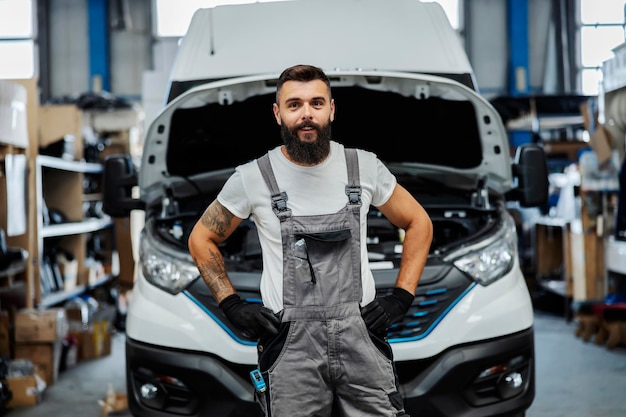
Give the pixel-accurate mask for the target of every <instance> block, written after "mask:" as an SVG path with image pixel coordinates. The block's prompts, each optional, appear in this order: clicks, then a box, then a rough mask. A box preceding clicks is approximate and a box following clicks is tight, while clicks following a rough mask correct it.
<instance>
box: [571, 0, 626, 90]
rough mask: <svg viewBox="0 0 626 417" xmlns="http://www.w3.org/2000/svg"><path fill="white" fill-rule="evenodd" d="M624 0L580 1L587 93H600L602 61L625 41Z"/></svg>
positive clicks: (582, 75) (582, 77)
mask: <svg viewBox="0 0 626 417" xmlns="http://www.w3.org/2000/svg"><path fill="white" fill-rule="evenodd" d="M625 14H626V2H624V0H602V1H597V0H580V64H581V67H580V70H579V72H580V77H579V78H580V83H581V85H582V93H583V94H584V95H592V96H593V95H597V94H598V88H599V85H600V82H601V81H602V63H603V62H604V61H606V60H607V59H609V58H611V57H612V56H613V52H612V49H613V48H615V47H616V46H618V45H620V44H622V43H624V39H625V32H624V31H625Z"/></svg>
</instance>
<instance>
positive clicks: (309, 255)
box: [256, 149, 407, 417]
mask: <svg viewBox="0 0 626 417" xmlns="http://www.w3.org/2000/svg"><path fill="white" fill-rule="evenodd" d="M345 154H346V163H347V167H348V186H347V187H346V194H347V196H348V203H347V205H346V206H345V207H344V208H342V209H341V210H340V211H339V212H337V213H333V214H327V215H312V216H293V215H292V213H291V210H290V209H289V208H288V204H287V195H286V193H284V192H280V190H279V189H278V186H277V183H276V178H275V177H274V173H273V170H272V167H271V164H270V161H269V157H268V156H267V155H265V156H263V157H261V158H260V159H259V160H258V165H259V168H260V170H261V173H262V175H263V178H264V180H265V182H266V183H267V185H268V187H269V189H270V192H271V195H272V208H273V210H274V213H275V214H276V215H277V216H278V218H279V220H280V225H281V236H282V247H283V271H284V273H283V306H284V309H283V311H282V312H281V313H280V316H281V322H282V324H281V329H280V331H279V333H278V335H276V336H269V335H263V336H261V338H260V340H259V344H258V355H259V369H260V371H261V373H262V375H263V377H264V379H265V383H266V385H267V389H266V391H265V392H264V393H257V394H256V396H257V401H258V402H259V404H260V405H261V408H262V409H263V411H264V413H265V415H266V416H267V417H271V416H274V417H298V416H302V417H328V416H331V414H333V413H337V412H338V413H339V415H342V416H345V417H357V416H358V417H364V416H389V417H392V416H407V414H406V413H405V412H404V407H403V402H402V397H401V395H400V393H399V392H398V388H397V384H398V381H397V379H396V376H395V369H394V364H393V361H392V351H391V347H390V346H389V344H388V343H387V341H386V340H384V339H381V338H380V337H378V336H376V335H374V334H372V333H370V332H369V331H368V330H367V328H366V326H365V322H364V321H363V319H362V317H361V313H360V307H359V302H360V300H361V248H360V246H361V240H360V208H361V198H360V195H361V187H360V184H359V168H358V160H357V154H356V150H354V149H346V152H345Z"/></svg>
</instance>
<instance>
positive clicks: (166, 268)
mask: <svg viewBox="0 0 626 417" xmlns="http://www.w3.org/2000/svg"><path fill="white" fill-rule="evenodd" d="M176 255H177V253H176V252H175V251H174V250H172V249H170V248H168V247H167V246H165V245H163V244H161V243H159V242H158V241H157V240H156V239H155V237H154V236H149V235H147V234H145V232H143V233H142V236H141V240H140V246H139V259H140V262H141V270H142V272H143V275H144V277H145V278H146V280H148V282H149V283H151V284H152V285H155V286H157V287H159V288H160V289H162V290H163V291H167V292H168V293H170V294H174V295H175V294H178V293H179V292H181V291H182V290H184V289H185V288H186V287H187V286H188V285H189V284H190V283H191V282H193V281H194V280H195V279H196V278H198V276H199V272H198V268H197V267H196V266H195V265H194V264H193V263H192V262H191V261H190V260H187V259H185V258H183V257H181V256H180V255H179V256H176Z"/></svg>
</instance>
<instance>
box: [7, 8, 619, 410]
mask: <svg viewBox="0 0 626 417" xmlns="http://www.w3.org/2000/svg"><path fill="white" fill-rule="evenodd" d="M292 1H307V0H292ZM415 1H418V0H415ZM4 3H5V4H3V3H2V1H0V56H2V55H4V56H5V58H3V59H0V307H1V309H0V356H2V357H4V358H5V361H4V362H2V365H5V366H6V368H7V369H6V370H4V372H5V377H2V376H0V380H2V384H1V385H0V386H2V387H3V388H2V390H0V414H2V415H5V414H6V415H7V416H10V417H38V416H44V415H46V416H48V415H55V416H56V415H65V416H69V417H73V416H77V417H78V416H81V417H84V416H91V415H93V416H97V415H101V416H105V415H109V414H110V415H119V416H131V415H132V414H131V413H130V411H129V410H128V405H127V401H126V398H125V397H126V395H127V387H126V383H127V382H126V375H125V370H126V369H125V352H124V343H125V337H126V334H125V331H126V327H125V313H126V310H127V308H128V305H129V303H132V294H133V285H134V283H135V281H136V279H137V273H138V271H137V268H138V264H137V255H136V254H137V245H138V236H139V231H140V228H141V222H142V216H141V215H139V214H137V215H136V214H135V213H133V216H131V217H128V218H111V217H109V216H108V215H107V214H106V213H104V212H103V206H102V197H101V192H102V191H101V186H102V168H103V163H104V160H105V159H106V157H107V156H110V155H113V154H128V155H130V157H131V159H132V160H133V161H135V162H138V161H140V160H141V156H142V147H143V143H144V138H145V135H146V133H147V131H148V130H149V128H150V125H151V123H152V121H153V120H154V119H155V118H156V117H157V115H158V113H159V111H160V109H161V108H162V107H163V106H164V104H165V103H166V101H167V97H166V96H165V94H166V91H167V86H168V82H169V81H170V70H171V67H172V64H173V62H174V60H175V57H176V52H177V49H178V45H179V43H180V40H181V38H182V37H183V35H184V33H185V31H186V27H187V25H188V24H189V21H190V18H191V14H192V13H193V8H194V7H195V8H198V7H213V6H215V5H216V4H217V3H220V2H213V1H211V2H205V3H206V4H203V5H200V6H198V5H197V4H196V3H201V2H196V3H194V6H185V7H182V6H180V5H178V6H173V5H174V4H176V2H175V1H173V0H171V1H170V2H169V3H168V2H167V1H162V2H159V1H156V0H133V1H131V0H111V1H107V0H60V1H56V0H55V1H51V0H5V1H4ZM230 3H232V2H230ZM439 3H441V4H442V6H443V7H444V10H445V11H446V13H447V15H448V18H449V19H450V22H451V24H452V25H453V27H454V28H455V29H456V31H457V32H458V34H459V38H460V39H461V42H462V44H463V46H464V48H465V50H466V52H467V55H468V57H469V60H470V62H471V65H472V67H473V69H474V76H475V80H474V82H475V83H476V85H477V89H478V91H479V92H480V94H481V95H482V96H483V97H484V98H485V100H487V101H489V103H490V104H491V105H492V106H493V107H494V108H495V110H496V111H497V112H498V114H499V115H500V117H501V118H502V121H503V123H504V125H505V127H506V130H507V134H508V137H509V145H510V148H511V154H512V155H514V151H515V149H516V147H518V146H521V145H523V144H528V143H533V144H538V145H540V146H541V147H542V148H543V149H544V151H545V154H546V157H547V166H548V171H549V177H548V180H549V199H548V202H547V203H546V204H545V205H544V206H542V207H538V208H533V209H526V208H520V207H519V206H516V205H514V204H512V205H511V206H510V207H509V209H510V213H511V214H512V215H513V217H514V219H515V221H516V226H517V233H518V250H519V263H520V267H521V269H522V272H523V273H524V277H525V280H526V284H527V286H528V289H529V292H530V294H531V297H532V301H533V307H534V311H535V317H534V320H535V323H534V332H535V355H536V362H535V379H536V392H535V399H534V401H533V404H532V406H531V407H530V408H529V409H528V410H526V411H525V417H558V416H567V417H588V416H598V417H618V416H619V417H623V416H624V415H626V403H624V401H623V399H622V398H621V394H622V392H623V390H624V387H626V224H624V225H622V226H624V230H621V227H619V219H618V218H617V209H618V203H619V198H620V192H621V190H620V181H619V173H620V168H621V164H622V160H623V159H624V142H625V134H626V133H625V132H626V43H625V42H624V40H625V38H626V35H625V30H626V3H625V2H624V1H620V0H611V1H603V2H602V6H600V5H599V3H598V2H596V1H594V0H549V1H545V0H448V1H440V2H439ZM24 5H26V6H25V7H24ZM16 7H17V8H16ZM168 7H170V8H169V9H168ZM172 7H178V8H177V9H172ZM186 7H189V10H186V9H185V8H186ZM15 10H24V13H27V14H28V17H27V18H26V19H22V21H23V22H27V23H25V24H24V25H26V26H28V27H27V28H22V27H19V25H17V26H16V27H13V25H11V26H10V27H9V25H8V22H9V21H13V20H15V21H18V20H19V18H20V16H22V15H20V14H17V13H16V12H15ZM172 10H175V11H176V13H173V12H172ZM9 11H11V13H16V14H15V15H14V17H12V18H10V19H8V20H7V19H6V18H3V17H2V16H3V15H5V16H7V15H8V13H9ZM168 14H169V15H170V19H169V20H168V19H167V18H166V16H167V15H168ZM172 15H176V17H177V19H172V18H171V17H172ZM3 23H4V24H3ZM3 26H4V27H6V28H7V29H6V30H5V29H3ZM399 53H401V51H399ZM24 56H27V57H28V59H27V60H26V61H25V60H24V58H23V57H24ZM23 62H26V64H24V65H17V64H19V63H23ZM16 63H17V64H16ZM385 110H386V111H385V113H384V114H385V115H384V116H382V117H386V118H388V119H391V118H393V117H394V113H395V112H394V110H393V109H389V108H387V109H385ZM190 113H191V112H190ZM376 114H378V112H377V111H376V109H374V110H372V114H368V117H377V116H376ZM259 118H260V117H259ZM406 118H407V117H406V115H405V116H403V117H402V119H406ZM425 119H427V117H425ZM272 121H273V120H272V119H269V116H268V119H267V120H266V121H265V122H267V123H270V122H272ZM259 123H263V122H261V121H259ZM394 127H398V126H394ZM398 128H400V127H398ZM429 128H430V129H432V130H433V131H434V130H435V129H436V127H432V126H431V127H429ZM235 134H236V132H235ZM438 146H442V152H443V151H445V149H444V148H445V145H442V144H439V145H438ZM181 165H184V164H181ZM135 216H136V217H135ZM76 219H87V221H82V222H80V223H81V224H80V225H74V224H71V225H70V227H69V228H68V227H67V226H68V223H74V220H76ZM2 372H3V369H1V366H0V373H2ZM11 372H16V374H20V375H22V374H24V373H25V374H27V375H28V376H29V377H27V378H25V377H22V376H20V377H13V378H9V379H6V377H8V375H10V373H11ZM7 390H8V391H11V394H6V392H7ZM26 393H29V394H26Z"/></svg>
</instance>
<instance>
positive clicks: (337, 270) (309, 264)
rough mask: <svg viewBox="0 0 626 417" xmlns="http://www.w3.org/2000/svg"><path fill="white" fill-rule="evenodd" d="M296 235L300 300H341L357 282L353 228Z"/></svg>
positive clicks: (317, 301) (295, 251)
mask: <svg viewBox="0 0 626 417" xmlns="http://www.w3.org/2000/svg"><path fill="white" fill-rule="evenodd" d="M294 237H295V244H294V251H293V254H294V258H295V262H296V265H295V271H296V283H297V284H296V285H297V286H298V288H299V289H300V291H299V292H300V294H301V297H304V298H303V299H302V300H301V301H305V304H310V305H328V303H337V302H340V301H342V300H341V297H342V292H345V291H347V290H348V289H350V288H353V286H354V283H353V282H352V280H351V277H352V276H353V268H354V265H353V264H354V258H353V251H352V245H351V242H352V233H351V231H350V230H349V229H342V230H335V231H327V232H316V233H299V234H296V235H295V236H294Z"/></svg>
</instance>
